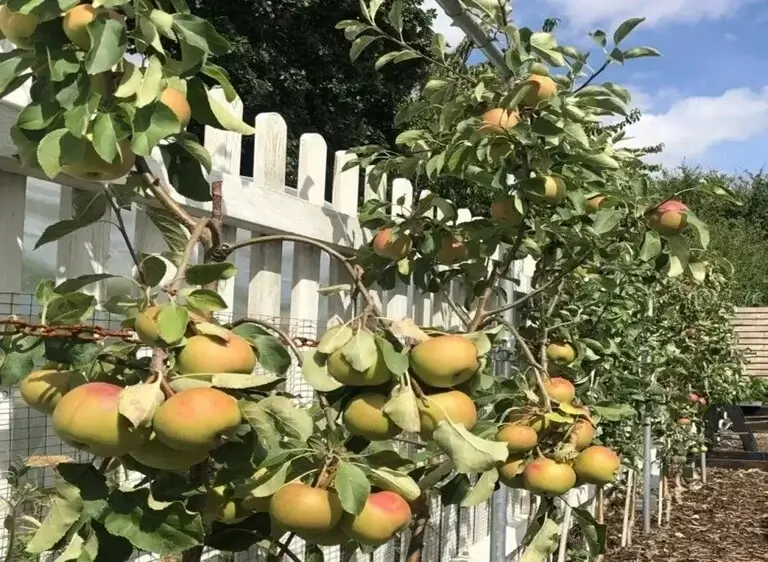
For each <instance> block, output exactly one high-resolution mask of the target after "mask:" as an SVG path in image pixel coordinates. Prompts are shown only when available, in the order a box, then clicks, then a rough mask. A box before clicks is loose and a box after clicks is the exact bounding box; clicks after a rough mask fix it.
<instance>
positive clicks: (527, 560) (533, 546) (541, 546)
mask: <svg viewBox="0 0 768 562" xmlns="http://www.w3.org/2000/svg"><path fill="white" fill-rule="evenodd" d="M559 536H560V528H559V527H558V525H557V523H556V522H555V521H553V520H552V519H545V520H544V523H543V524H542V525H541V528H539V531H538V532H537V533H536V535H534V537H533V540H531V543H530V544H529V545H528V548H526V549H525V552H524V553H523V555H522V557H521V558H520V562H544V561H545V560H546V559H547V557H548V556H549V555H550V554H552V553H553V552H555V549H557V539H558V537H559Z"/></svg>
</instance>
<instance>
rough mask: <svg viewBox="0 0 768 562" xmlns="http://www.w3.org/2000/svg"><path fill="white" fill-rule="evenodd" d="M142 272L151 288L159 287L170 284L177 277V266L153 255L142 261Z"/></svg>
mask: <svg viewBox="0 0 768 562" xmlns="http://www.w3.org/2000/svg"><path fill="white" fill-rule="evenodd" d="M140 265H141V271H142V273H143V275H144V281H146V283H147V285H148V286H149V287H158V286H160V285H165V284H168V283H170V281H171V280H172V279H173V278H174V277H176V272H177V271H178V270H177V268H176V266H175V265H174V264H173V263H171V261H170V260H168V259H167V258H165V257H163V256H160V255H157V254H151V255H149V256H147V257H145V258H144V259H143V260H141V264H140Z"/></svg>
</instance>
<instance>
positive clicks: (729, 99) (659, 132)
mask: <svg viewBox="0 0 768 562" xmlns="http://www.w3.org/2000/svg"><path fill="white" fill-rule="evenodd" d="M641 95H642V94H641ZM643 102H644V103H645V104H646V107H653V104H654V100H648V98H647V97H646V98H645V99H644V100H643ZM766 131H768V86H766V87H765V88H763V89H762V90H759V91H755V90H751V89H749V88H735V89H731V90H728V91H726V92H724V93H723V94H722V95H720V96H710V97H705V96H696V97H688V98H683V99H680V100H678V101H676V102H674V103H673V104H672V105H671V106H670V107H669V109H668V110H667V111H665V112H656V113H653V112H648V113H644V114H643V117H642V119H641V120H640V122H639V123H636V124H635V125H632V126H630V127H629V128H628V129H627V135H628V136H631V137H633V138H632V139H631V140H629V141H627V142H626V144H627V145H628V146H635V147H637V146H648V145H654V144H658V143H662V142H663V143H664V145H665V149H664V152H663V153H661V154H660V155H653V156H650V157H649V158H648V161H655V162H663V163H666V164H679V163H681V162H682V161H683V160H686V159H687V160H697V159H698V158H699V157H701V156H702V155H704V153H705V152H706V151H707V150H709V149H711V148H713V147H715V146H717V145H718V144H720V143H724V142H739V141H746V140H749V139H751V138H753V137H755V136H757V135H759V134H761V133H764V132H766Z"/></svg>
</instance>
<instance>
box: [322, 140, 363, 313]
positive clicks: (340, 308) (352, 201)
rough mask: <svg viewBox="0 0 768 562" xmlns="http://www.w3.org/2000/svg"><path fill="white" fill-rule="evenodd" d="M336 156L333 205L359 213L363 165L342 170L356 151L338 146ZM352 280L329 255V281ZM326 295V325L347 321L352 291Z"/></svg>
mask: <svg viewBox="0 0 768 562" xmlns="http://www.w3.org/2000/svg"><path fill="white" fill-rule="evenodd" d="M334 156H335V158H334V163H333V191H332V195H331V206H332V208H333V210H334V211H335V212H336V213H338V214H339V216H344V215H346V216H352V217H356V216H357V211H358V205H357V198H358V193H359V189H360V168H358V167H355V168H350V169H349V170H346V171H342V170H343V169H344V165H345V164H346V163H347V162H349V161H350V160H351V159H352V158H353V157H354V155H353V154H350V153H347V152H345V151H343V150H339V151H337V152H336V154H335V155H334ZM351 282H352V279H351V276H350V275H349V272H348V271H347V268H346V267H344V266H343V265H342V264H341V263H339V261H338V260H336V259H334V258H330V262H329V264H328V285H342V284H347V283H351ZM325 298H326V299H327V302H328V318H327V319H326V325H332V324H334V323H336V322H337V320H338V319H341V320H343V321H346V320H348V319H349V318H350V317H351V316H352V314H353V309H354V303H353V302H352V298H351V296H350V294H349V293H347V292H345V293H341V294H337V295H329V296H328V297H325Z"/></svg>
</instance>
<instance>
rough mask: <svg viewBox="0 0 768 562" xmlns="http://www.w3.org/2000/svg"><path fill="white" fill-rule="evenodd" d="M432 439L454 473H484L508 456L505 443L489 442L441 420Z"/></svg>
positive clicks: (458, 426) (463, 428) (460, 425)
mask: <svg viewBox="0 0 768 562" xmlns="http://www.w3.org/2000/svg"><path fill="white" fill-rule="evenodd" d="M432 438H433V439H434V440H435V442H436V443H437V444H438V445H439V446H440V448H441V449H442V450H443V451H445V452H446V454H447V455H448V456H449V457H450V458H451V460H452V461H453V464H454V466H455V468H456V472H459V473H461V474H472V473H477V472H485V471H487V470H490V469H491V468H493V467H494V466H495V465H496V463H498V462H501V461H504V460H506V459H507V456H508V455H509V450H508V449H507V444H506V443H501V442H499V441H489V440H487V439H482V438H480V437H478V436H476V435H473V434H472V433H470V432H469V431H467V429H466V428H465V427H464V426H463V425H462V424H456V425H454V424H451V423H450V422H448V421H446V420H442V421H441V422H440V423H438V424H437V428H436V429H435V432H434V434H433V435H432Z"/></svg>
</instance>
